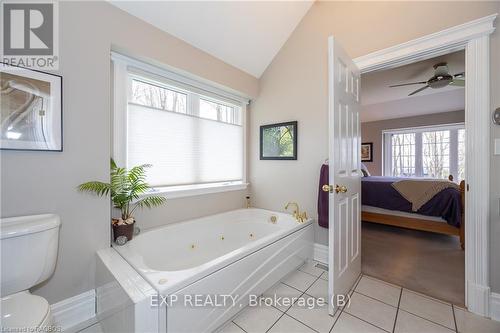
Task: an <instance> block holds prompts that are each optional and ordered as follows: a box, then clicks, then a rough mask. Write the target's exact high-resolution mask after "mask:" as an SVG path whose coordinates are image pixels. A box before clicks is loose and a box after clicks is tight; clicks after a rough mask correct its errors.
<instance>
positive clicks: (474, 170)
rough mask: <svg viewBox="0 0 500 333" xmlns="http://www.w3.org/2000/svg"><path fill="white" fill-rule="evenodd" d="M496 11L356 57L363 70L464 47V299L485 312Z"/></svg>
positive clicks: (487, 303)
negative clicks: (491, 98) (491, 76)
mask: <svg viewBox="0 0 500 333" xmlns="http://www.w3.org/2000/svg"><path fill="white" fill-rule="evenodd" d="M497 15H498V14H493V15H489V16H486V17H483V18H480V19H477V20H474V21H470V22H467V23H464V24H461V25H458V26H455V27H452V28H449V29H446V30H442V31H440V32H436V33H433V34H430V35H427V36H424V37H420V38H417V39H414V40H411V41H408V42H406V43H402V44H399V45H396V46H392V47H389V48H386V49H383V50H380V51H376V52H373V53H370V54H367V55H364V56H361V57H358V58H356V59H354V63H355V64H356V65H357V66H358V68H359V69H360V71H361V74H364V73H368V72H373V71H379V70H385V69H391V68H394V67H399V66H402V65H406V64H410V63H414V62H417V61H421V60H425V59H429V58H434V57H437V56H441V55H444V54H448V53H451V52H455V51H460V50H465V59H466V60H465V72H466V75H465V76H466V81H465V128H466V133H467V135H466V159H465V160H466V167H465V178H466V181H467V191H466V207H467V209H466V210H465V221H466V224H465V230H466V232H465V305H466V306H467V308H468V310H469V311H471V312H474V313H477V314H479V315H482V316H490V281H489V279H490V276H489V274H490V270H489V266H490V265H489V264H490V263H489V259H490V257H489V255H490V253H489V252H490V246H489V231H490V211H489V210H490V154H491V149H490V123H491V105H490V103H491V102H490V34H491V33H492V32H493V31H494V30H495V26H494V21H495V19H496V17H497ZM469 161H480V162H476V163H468V162H469Z"/></svg>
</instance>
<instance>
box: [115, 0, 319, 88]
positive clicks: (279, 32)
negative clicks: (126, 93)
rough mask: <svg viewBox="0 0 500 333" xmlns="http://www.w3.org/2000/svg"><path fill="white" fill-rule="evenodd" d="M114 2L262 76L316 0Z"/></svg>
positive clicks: (179, 36) (163, 28)
mask: <svg viewBox="0 0 500 333" xmlns="http://www.w3.org/2000/svg"><path fill="white" fill-rule="evenodd" d="M111 3H112V4H113V5H115V6H117V7H119V8H121V9H123V10H125V11H126V12H128V13H130V14H132V15H134V16H136V17H138V18H140V19H142V20H144V21H146V22H148V23H150V24H152V25H154V26H156V27H157V28H159V29H161V30H163V31H165V32H168V33H169V34H172V35H174V36H176V37H177V38H180V39H182V40H184V41H186V42H187V43H189V44H191V45H193V46H195V47H197V48H199V49H201V50H203V51H205V52H207V53H209V54H211V55H213V56H215V57H217V58H219V59H221V60H223V61H225V62H226V63H228V64H230V65H233V66H235V67H237V68H239V69H241V70H243V71H245V72H247V73H249V74H251V75H253V76H255V77H257V78H259V77H260V76H261V75H262V73H263V72H264V70H265V69H266V68H267V66H268V65H269V64H270V63H271V61H272V59H273V58H274V56H275V55H276V54H277V53H278V51H279V50H280V48H281V47H282V46H283V44H284V43H285V41H286V40H287V39H288V37H289V36H290V34H291V33H292V32H293V30H294V29H295V27H296V26H297V24H298V23H299V22H300V20H301V19H302V17H303V16H304V15H305V14H306V12H307V11H308V10H309V8H310V7H311V5H312V3H313V0H307V1H114V0H112V1H111Z"/></svg>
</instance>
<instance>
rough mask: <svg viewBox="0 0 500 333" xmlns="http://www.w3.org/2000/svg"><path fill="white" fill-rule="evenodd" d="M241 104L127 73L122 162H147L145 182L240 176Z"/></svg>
mask: <svg viewBox="0 0 500 333" xmlns="http://www.w3.org/2000/svg"><path fill="white" fill-rule="evenodd" d="M241 120H242V106H241V105H237V104H236V103H235V104H229V103H227V101H224V100H222V99H221V100H217V99H216V98H214V96H213V95H212V96H203V95H201V94H199V93H197V92H196V93H195V92H191V91H186V90H185V89H177V87H175V86H167V85H163V84H161V83H158V82H152V81H149V80H148V79H147V78H141V77H137V76H132V77H131V79H130V92H129V100H128V105H127V165H128V166H129V167H131V166H135V165H140V164H151V165H152V167H151V168H150V169H149V170H148V176H147V177H148V179H147V181H148V182H149V184H150V185H152V186H156V187H160V186H175V185H193V184H204V183H216V182H230V181H241V180H243V142H244V141H243V127H242V121H241Z"/></svg>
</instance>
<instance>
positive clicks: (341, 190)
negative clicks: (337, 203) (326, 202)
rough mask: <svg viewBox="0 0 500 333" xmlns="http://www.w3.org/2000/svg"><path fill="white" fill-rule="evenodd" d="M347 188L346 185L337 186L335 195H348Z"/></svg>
mask: <svg viewBox="0 0 500 333" xmlns="http://www.w3.org/2000/svg"><path fill="white" fill-rule="evenodd" d="M346 192H347V187H346V186H344V185H335V193H346Z"/></svg>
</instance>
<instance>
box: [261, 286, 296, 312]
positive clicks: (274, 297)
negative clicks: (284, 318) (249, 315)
mask: <svg viewBox="0 0 500 333" xmlns="http://www.w3.org/2000/svg"><path fill="white" fill-rule="evenodd" d="M301 294H302V292H301V291H298V290H297V289H295V288H292V287H289V286H287V285H286V284H283V283H278V284H276V285H274V286H273V287H271V289H269V290H268V291H266V292H265V293H264V294H263V295H262V296H263V297H265V298H269V300H270V301H272V302H271V303H272V305H273V306H274V307H277V308H278V309H280V310H281V311H283V312H285V311H286V310H288V309H289V308H290V306H291V305H292V303H293V299H294V298H298V297H299V296H300V295H301ZM266 301H267V300H266ZM266 304H267V303H266Z"/></svg>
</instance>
